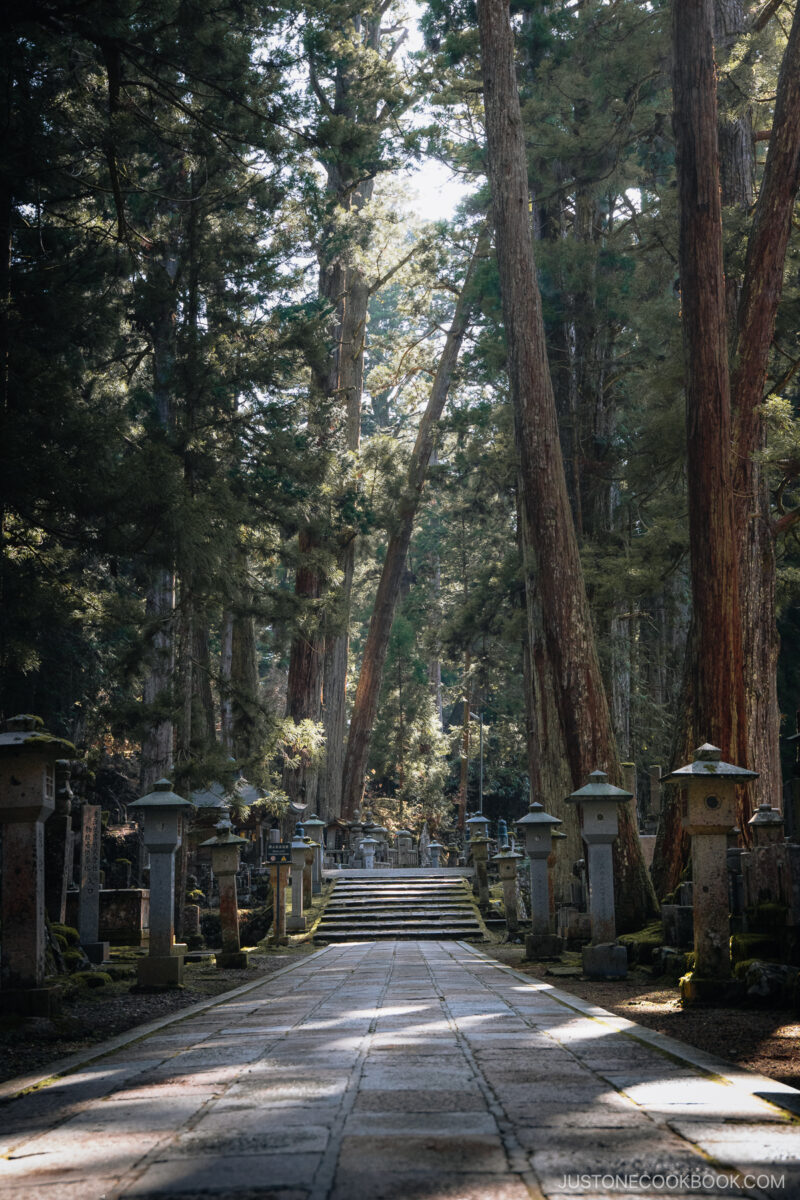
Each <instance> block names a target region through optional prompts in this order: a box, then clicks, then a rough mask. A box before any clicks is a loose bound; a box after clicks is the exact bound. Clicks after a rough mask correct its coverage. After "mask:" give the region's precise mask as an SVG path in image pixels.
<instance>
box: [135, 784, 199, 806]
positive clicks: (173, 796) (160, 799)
mask: <svg viewBox="0 0 800 1200" xmlns="http://www.w3.org/2000/svg"><path fill="white" fill-rule="evenodd" d="M128 808H194V805H193V804H192V803H191V801H189V800H184V798H183V796H179V795H178V794H177V793H176V792H173V790H172V782H171V781H170V780H169V779H158V780H156V782H155V783H154V784H153V790H152V792H148V793H147V795H146V796H140V797H139V799H138V800H131V802H130V804H129V805H128Z"/></svg>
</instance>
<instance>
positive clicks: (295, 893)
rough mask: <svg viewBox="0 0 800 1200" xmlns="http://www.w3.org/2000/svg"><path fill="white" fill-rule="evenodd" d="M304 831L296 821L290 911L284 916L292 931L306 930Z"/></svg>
mask: <svg viewBox="0 0 800 1200" xmlns="http://www.w3.org/2000/svg"><path fill="white" fill-rule="evenodd" d="M304 832H305V831H304V829H303V826H302V825H301V824H300V822H299V821H298V823H297V825H296V826H295V831H294V837H293V838H292V911H291V913H290V914H289V916H288V917H287V918H286V928H287V929H288V930H289V931H290V932H292V933H305V930H306V918H305V913H304V905H303V872H304V870H305V866H306V843H305V841H304Z"/></svg>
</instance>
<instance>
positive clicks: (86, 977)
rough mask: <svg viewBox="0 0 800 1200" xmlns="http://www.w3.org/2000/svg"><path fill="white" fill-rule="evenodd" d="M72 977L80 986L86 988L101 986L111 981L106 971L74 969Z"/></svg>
mask: <svg viewBox="0 0 800 1200" xmlns="http://www.w3.org/2000/svg"><path fill="white" fill-rule="evenodd" d="M72 979H73V982H75V983H77V984H78V985H79V986H80V987H87V988H101V987H105V986H106V985H107V984H109V983H112V982H113V980H112V979H111V976H110V975H109V974H108V972H107V971H76V972H75V974H74V975H73V976H72Z"/></svg>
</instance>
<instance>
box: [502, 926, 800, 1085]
mask: <svg viewBox="0 0 800 1200" xmlns="http://www.w3.org/2000/svg"><path fill="white" fill-rule="evenodd" d="M486 949H487V952H488V953H489V954H491V955H492V957H494V958H496V959H498V960H499V961H500V962H502V963H506V964H507V965H508V966H511V967H514V968H515V970H517V971H520V972H521V973H522V974H524V975H533V976H535V977H536V978H537V979H541V980H543V981H544V982H546V983H550V984H552V985H553V987H555V988H560V989H561V990H562V991H565V992H569V993H570V994H571V995H573V996H578V997H580V999H582V1000H588V1001H589V1003H591V1004H596V1005H598V1006H599V1007H600V1008H606V1009H608V1010H609V1012H613V1013H615V1014H616V1015H617V1016H619V1017H626V1018H627V1019H628V1020H629V1021H636V1022H637V1023H638V1024H639V1025H644V1026H646V1028H648V1029H654V1030H656V1031H657V1032H658V1033H663V1034H666V1035H668V1036H669V1037H672V1038H676V1039H677V1040H678V1041H680V1042H686V1043H688V1045H690V1046H694V1047H696V1048H697V1049H698V1050H705V1051H706V1052H707V1053H708V1054H715V1055H716V1056H717V1057H718V1058H724V1059H726V1060H727V1061H728V1062H732V1063H736V1064H737V1065H738V1066H741V1067H746V1068H747V1069H748V1070H750V1071H757V1072H758V1073H759V1074H760V1075H766V1076H767V1077H768V1078H769V1079H776V1080H778V1081H779V1082H781V1083H786V1084H789V1085H790V1086H791V1087H796V1088H800V1015H798V1013H796V1012H793V1011H792V1010H791V1009H775V1008H772V1009H767V1008H716V1007H715V1008H689V1009H685V1008H682V1007H681V1002H680V999H679V996H678V988H677V985H676V984H674V983H671V982H670V981H669V980H666V979H661V978H656V977H654V976H652V975H650V974H649V973H647V972H646V971H645V970H642V969H641V968H635V967H634V968H632V969H631V970H630V971H629V973H628V978H627V979H621V980H613V981H611V980H609V981H607V982H606V981H598V980H591V979H583V978H580V976H579V975H575V976H571V975H562V974H560V973H558V974H550V971H551V969H552V968H553V967H556V968H558V967H559V966H560V967H561V969H563V964H556V963H547V962H527V961H524V956H525V951H524V949H523V947H522V946H515V945H493V946H491V947H489V946H487V947H486ZM576 959H577V956H576Z"/></svg>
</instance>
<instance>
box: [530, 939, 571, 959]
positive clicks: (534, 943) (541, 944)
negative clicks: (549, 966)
mask: <svg viewBox="0 0 800 1200" xmlns="http://www.w3.org/2000/svg"><path fill="white" fill-rule="evenodd" d="M563 946H564V942H563V940H562V939H561V938H560V937H559V936H558V935H557V934H555V933H528V934H526V935H525V957H526V958H530V959H534V960H536V961H539V962H541V961H542V960H543V959H548V958H560V957H561V951H562V949H563Z"/></svg>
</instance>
